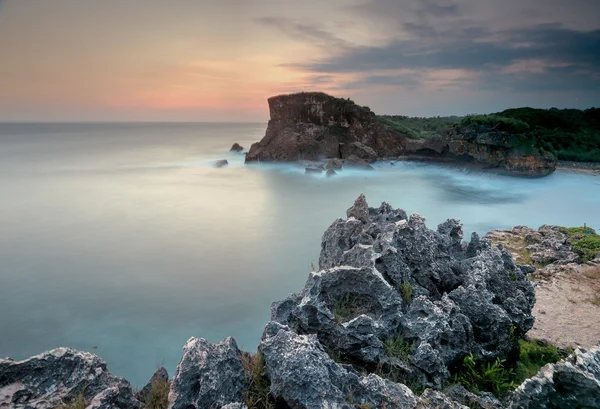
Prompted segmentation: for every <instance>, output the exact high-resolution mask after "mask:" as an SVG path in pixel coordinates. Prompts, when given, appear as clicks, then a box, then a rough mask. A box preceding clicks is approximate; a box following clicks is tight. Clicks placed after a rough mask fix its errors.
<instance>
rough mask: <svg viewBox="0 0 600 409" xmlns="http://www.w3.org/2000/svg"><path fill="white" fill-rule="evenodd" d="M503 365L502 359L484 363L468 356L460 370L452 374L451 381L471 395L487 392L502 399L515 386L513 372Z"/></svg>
mask: <svg viewBox="0 0 600 409" xmlns="http://www.w3.org/2000/svg"><path fill="white" fill-rule="evenodd" d="M504 363H505V361H504V360H503V359H496V360H494V361H488V362H485V361H483V360H480V359H476V358H475V357H474V356H473V354H469V355H467V356H466V357H465V358H464V359H463V362H462V367H461V369H460V370H459V371H458V372H457V373H455V374H454V379H453V381H454V382H456V383H459V384H461V385H463V386H464V387H465V388H467V389H468V390H470V391H471V392H473V393H479V392H481V391H488V392H492V393H493V394H494V395H496V396H498V397H502V396H504V395H505V394H506V393H507V392H508V391H509V390H511V389H514V387H515V386H516V385H515V383H514V381H513V380H512V379H513V378H514V377H515V373H514V371H513V370H512V369H507V368H505V367H504Z"/></svg>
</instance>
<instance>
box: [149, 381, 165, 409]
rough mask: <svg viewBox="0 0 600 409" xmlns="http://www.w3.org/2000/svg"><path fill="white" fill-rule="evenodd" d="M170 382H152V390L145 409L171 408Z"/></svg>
mask: <svg viewBox="0 0 600 409" xmlns="http://www.w3.org/2000/svg"><path fill="white" fill-rule="evenodd" d="M169 387H170V384H169V381H156V382H152V388H151V389H150V393H149V394H148V397H147V398H146V406H145V409H167V407H168V406H169Z"/></svg>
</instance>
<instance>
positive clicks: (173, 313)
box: [0, 123, 600, 387]
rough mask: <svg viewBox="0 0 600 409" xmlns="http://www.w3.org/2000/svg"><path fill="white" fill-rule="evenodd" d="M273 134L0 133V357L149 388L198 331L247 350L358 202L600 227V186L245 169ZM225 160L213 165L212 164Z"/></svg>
mask: <svg viewBox="0 0 600 409" xmlns="http://www.w3.org/2000/svg"><path fill="white" fill-rule="evenodd" d="M265 128H266V124H264V123H256V124H253V123H249V124H242V123H222V124H217V123H214V124H212V123H136V124H131V123H129V124H111V123H98V124H88V123H81V124H79V123H74V124H0V197H1V200H0V356H3V357H4V356H8V357H11V358H13V359H23V358H26V357H28V356H31V355H35V354H38V353H41V352H43V351H45V350H48V349H51V348H54V347H58V346H71V347H75V348H78V349H81V350H86V351H90V352H93V353H96V354H97V355H99V356H101V357H102V358H103V359H105V360H106V361H107V363H108V368H109V370H110V371H111V372H113V373H114V374H116V375H119V376H124V377H126V378H127V379H128V380H129V381H131V382H132V384H133V385H134V386H137V387H141V386H143V385H144V384H145V383H146V382H147V380H148V379H149V378H150V376H151V375H152V373H153V372H154V370H155V369H156V368H157V367H158V366H160V365H164V366H165V367H166V368H167V370H168V371H169V373H170V374H171V375H172V374H173V371H174V370H175V367H176V365H177V363H178V361H179V359H180V358H181V355H182V352H181V348H182V346H183V344H184V343H185V342H186V341H187V339H189V338H190V337H191V336H195V337H202V338H206V339H208V340H209V341H212V342H217V341H219V340H221V339H223V338H225V337H227V336H233V337H234V338H235V339H236V340H237V342H238V345H239V346H240V347H241V348H242V349H245V350H248V351H255V350H256V346H257V345H258V342H259V339H260V336H261V334H262V330H263V328H264V325H265V324H266V323H267V321H268V320H269V314H270V304H271V302H272V301H275V300H281V299H283V298H285V297H286V296H287V295H288V294H289V293H292V292H297V291H300V290H301V288H302V287H303V285H304V282H305V281H306V278H307V275H308V273H309V272H310V270H311V263H314V264H315V265H317V264H318V256H319V249H320V240H321V236H322V234H323V232H324V231H325V229H326V228H327V227H328V226H329V225H330V224H331V223H332V222H333V221H334V220H335V219H336V218H338V217H344V216H345V211H346V209H347V208H348V207H350V206H351V205H352V203H353V202H354V200H355V199H356V197H357V196H358V195H359V194H360V193H364V194H365V195H366V196H367V200H368V201H369V203H370V204H371V206H379V204H380V203H381V202H382V201H387V202H389V203H390V204H391V205H392V206H394V207H402V208H404V209H405V210H406V211H407V212H408V213H409V214H410V213H413V212H418V213H420V214H422V215H423V216H425V217H426V219H427V221H428V226H429V227H430V228H435V227H436V225H437V224H439V223H441V222H443V221H444V220H446V219H447V218H456V219H459V220H461V221H462V223H463V224H464V231H465V239H468V238H469V237H470V234H471V232H473V231H475V232H477V233H479V234H480V235H483V234H485V233H486V232H487V231H489V230H492V229H504V228H510V227H511V226H514V225H528V226H530V227H534V228H537V227H539V226H540V225H542V224H560V225H583V223H587V225H588V226H591V227H594V228H597V229H600V177H598V176H593V175H583V174H577V173H568V172H555V173H554V174H552V175H550V176H548V177H544V178H536V179H527V178H519V177H512V176H506V175H499V174H495V173H493V172H485V171H478V170H474V169H470V168H461V167H457V166H450V165H439V164H426V163H418V162H398V163H396V165H394V166H392V165H390V164H389V163H387V162H382V163H377V164H376V165H375V167H376V170H375V171H363V170H343V171H341V172H340V173H339V174H338V175H337V176H335V177H332V178H326V177H325V176H324V174H323V175H315V174H311V175H307V174H305V172H304V168H301V167H298V166H296V165H293V164H251V165H245V164H244V156H243V154H239V153H230V152H229V151H228V150H229V148H230V147H231V145H232V144H233V143H234V142H238V143H240V144H241V145H242V146H244V147H246V148H248V147H249V146H250V144H251V143H252V142H255V141H257V140H259V139H260V138H261V137H262V136H263V135H264V131H265ZM218 159H227V160H228V161H229V165H228V166H226V167H223V168H215V167H214V166H213V163H214V161H216V160H218Z"/></svg>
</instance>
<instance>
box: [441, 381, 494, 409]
mask: <svg viewBox="0 0 600 409" xmlns="http://www.w3.org/2000/svg"><path fill="white" fill-rule="evenodd" d="M444 393H445V394H446V396H448V398H450V399H453V400H454V401H456V402H458V403H461V404H463V405H465V406H467V407H469V408H481V409H504V405H503V404H502V403H501V402H500V401H499V400H498V399H497V398H496V397H495V396H494V395H492V394H491V393H489V392H479V394H478V395H475V394H474V393H471V392H469V391H468V390H467V389H465V387H464V386H462V385H452V386H450V387H448V388H446V389H444Z"/></svg>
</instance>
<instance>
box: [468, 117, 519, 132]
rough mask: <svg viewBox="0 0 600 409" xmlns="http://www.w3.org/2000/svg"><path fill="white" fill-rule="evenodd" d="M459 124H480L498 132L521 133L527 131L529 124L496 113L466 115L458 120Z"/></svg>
mask: <svg viewBox="0 0 600 409" xmlns="http://www.w3.org/2000/svg"><path fill="white" fill-rule="evenodd" d="M460 124H461V126H470V125H481V126H486V127H490V128H491V129H494V130H497V131H499V132H508V133H514V134H522V133H525V132H527V131H529V129H530V128H529V125H528V124H527V123H526V122H524V121H521V120H520V119H514V118H509V117H505V116H500V115H496V114H490V115H467V116H466V117H464V118H463V119H462V120H461V121H460Z"/></svg>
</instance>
